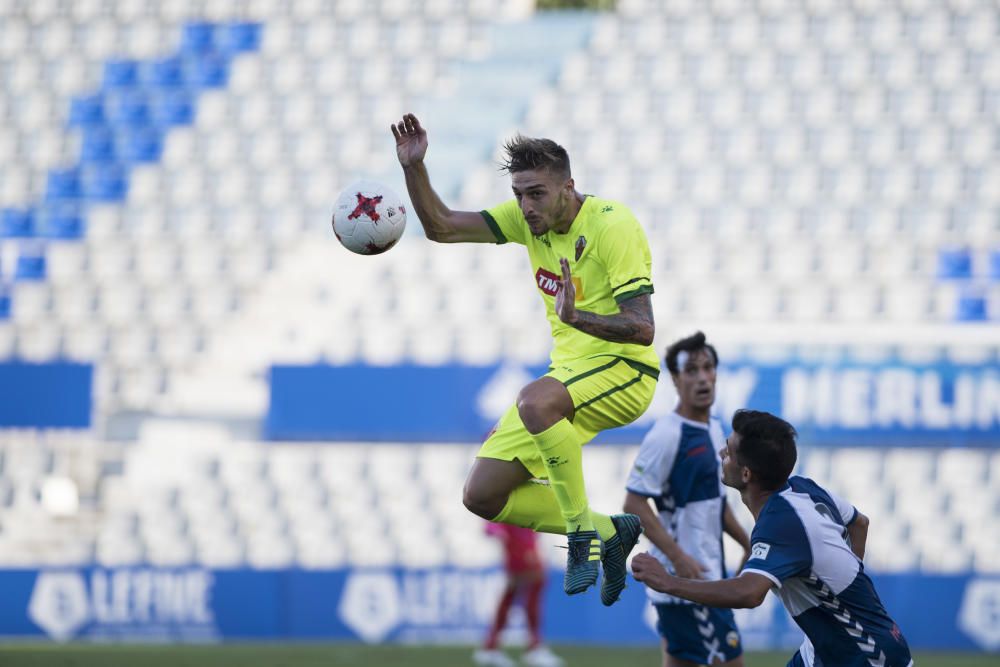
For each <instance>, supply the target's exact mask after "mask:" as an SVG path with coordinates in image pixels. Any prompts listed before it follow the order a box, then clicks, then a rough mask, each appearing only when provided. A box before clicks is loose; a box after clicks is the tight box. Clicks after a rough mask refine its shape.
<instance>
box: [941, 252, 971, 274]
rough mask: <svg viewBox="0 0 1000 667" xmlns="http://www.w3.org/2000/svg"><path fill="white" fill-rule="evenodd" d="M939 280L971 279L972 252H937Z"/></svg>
mask: <svg viewBox="0 0 1000 667" xmlns="http://www.w3.org/2000/svg"><path fill="white" fill-rule="evenodd" d="M938 277H939V278H971V277H972V252H971V251H970V250H969V249H968V248H942V249H941V250H940V251H938Z"/></svg>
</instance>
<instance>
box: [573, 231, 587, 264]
mask: <svg viewBox="0 0 1000 667" xmlns="http://www.w3.org/2000/svg"><path fill="white" fill-rule="evenodd" d="M586 247H587V237H586V236H581V237H580V238H578V239H577V240H576V260H575V261H577V262H579V261H580V258H581V257H583V249H584V248H586Z"/></svg>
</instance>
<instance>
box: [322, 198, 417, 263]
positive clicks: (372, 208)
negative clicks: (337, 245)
mask: <svg viewBox="0 0 1000 667" xmlns="http://www.w3.org/2000/svg"><path fill="white" fill-rule="evenodd" d="M405 228H406V208H405V207H404V206H403V202H402V200H401V199H400V198H399V195H397V194H396V193H395V192H394V191H393V190H392V189H391V188H388V187H386V186H385V185H383V184H381V183H377V182H375V181H358V182H357V183H354V184H353V185H351V186H349V187H347V188H345V189H344V191H343V192H341V193H340V195H339V196H338V197H337V204H336V206H335V207H334V209H333V233H334V234H336V235H337V239H338V240H339V241H340V242H341V243H342V244H343V245H344V247H345V248H347V249H348V250H350V251H351V252H356V253H358V254H359V255H377V254H379V253H383V252H385V251H386V250H388V249H389V248H391V247H392V246H394V245H396V241H398V240H399V237H401V236H402V235H403V229H405Z"/></svg>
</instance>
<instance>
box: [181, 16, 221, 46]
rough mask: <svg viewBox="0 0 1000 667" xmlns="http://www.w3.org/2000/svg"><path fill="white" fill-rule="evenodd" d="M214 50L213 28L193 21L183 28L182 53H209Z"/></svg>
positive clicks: (209, 24)
mask: <svg viewBox="0 0 1000 667" xmlns="http://www.w3.org/2000/svg"><path fill="white" fill-rule="evenodd" d="M214 48H215V26H214V25H212V24H211V23H208V22H206V21H195V22H192V23H188V24H187V25H185V26H184V31H183V32H182V33H181V52H182V53H199V54H201V53H209V52H210V51H212V50H213V49H214Z"/></svg>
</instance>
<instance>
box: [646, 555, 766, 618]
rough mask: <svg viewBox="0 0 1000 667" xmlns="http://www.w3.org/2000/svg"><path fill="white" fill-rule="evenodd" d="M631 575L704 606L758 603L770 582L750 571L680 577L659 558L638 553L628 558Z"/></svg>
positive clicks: (741, 605) (724, 606) (661, 589)
mask: <svg viewBox="0 0 1000 667" xmlns="http://www.w3.org/2000/svg"><path fill="white" fill-rule="evenodd" d="M632 576H634V577H635V578H636V580H637V581H641V582H642V583H644V584H646V585H647V586H649V587H650V588H652V589H653V590H657V591H660V592H661V593H667V594H668V595H674V596H676V597H679V598H684V599H685V600H691V601H692V602H697V603H698V604H703V605H705V606H708V607H721V608H728V609H747V608H752V607H759V606H760V605H761V604H762V603H763V602H764V598H765V597H766V596H767V592H768V591H769V590H771V586H772V585H773V584H772V582H771V580H770V579H768V578H767V577H765V576H764V575H762V574H755V573H753V572H745V573H743V574H741V575H740V576H738V577H736V578H734V579H721V580H718V581H699V580H697V579H681V578H680V577H675V576H673V575H670V574H667V571H666V570H664V569H663V566H662V565H661V564H660V562H659V561H658V560H656V559H655V558H653V557H652V556H650V555H649V554H638V555H637V556H636V557H635V558H633V559H632Z"/></svg>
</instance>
